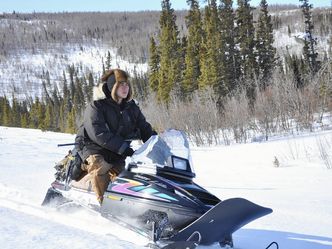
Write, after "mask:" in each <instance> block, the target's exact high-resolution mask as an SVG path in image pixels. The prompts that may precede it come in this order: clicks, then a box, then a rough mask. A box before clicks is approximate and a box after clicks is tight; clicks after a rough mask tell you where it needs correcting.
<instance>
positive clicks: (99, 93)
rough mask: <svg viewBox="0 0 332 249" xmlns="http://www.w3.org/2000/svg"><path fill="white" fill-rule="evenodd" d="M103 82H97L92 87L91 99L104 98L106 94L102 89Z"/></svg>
mask: <svg viewBox="0 0 332 249" xmlns="http://www.w3.org/2000/svg"><path fill="white" fill-rule="evenodd" d="M103 85H104V83H99V84H98V85H97V86H94V87H93V100H100V99H106V94H105V93H104V91H103Z"/></svg>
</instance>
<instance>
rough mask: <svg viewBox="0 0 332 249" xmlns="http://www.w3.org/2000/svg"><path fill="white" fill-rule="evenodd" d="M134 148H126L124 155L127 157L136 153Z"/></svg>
mask: <svg viewBox="0 0 332 249" xmlns="http://www.w3.org/2000/svg"><path fill="white" fill-rule="evenodd" d="M134 152H135V151H134V150H133V149H132V148H130V147H128V148H127V149H125V151H124V152H123V155H124V156H125V157H127V156H132V155H133V154H134Z"/></svg>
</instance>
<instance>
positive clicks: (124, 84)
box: [116, 81, 129, 99]
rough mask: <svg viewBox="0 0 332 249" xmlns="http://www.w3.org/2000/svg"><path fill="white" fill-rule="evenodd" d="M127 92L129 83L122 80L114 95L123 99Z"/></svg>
mask: <svg viewBox="0 0 332 249" xmlns="http://www.w3.org/2000/svg"><path fill="white" fill-rule="evenodd" d="M128 93H129V84H128V82H126V81H122V82H120V84H119V87H118V89H117V90H116V95H117V96H118V97H119V98H120V99H125V98H127V96H128Z"/></svg>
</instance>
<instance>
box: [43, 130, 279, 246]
mask: <svg viewBox="0 0 332 249" xmlns="http://www.w3.org/2000/svg"><path fill="white" fill-rule="evenodd" d="M131 160H132V161H131V162H129V163H128V164H127V166H126V170H124V171H123V172H122V173H121V174H120V175H119V176H118V177H117V178H116V180H114V181H113V182H111V183H110V184H109V186H108V188H107V191H106V192H105V194H104V200H103V202H102V204H101V205H99V204H98V203H97V201H96V197H95V194H94V193H93V191H92V190H91V187H88V188H87V189H82V188H78V187H75V181H74V180H72V179H71V174H72V169H71V167H68V168H67V169H66V172H65V173H61V172H60V171H61V170H59V169H58V172H57V173H56V176H57V179H56V180H55V181H54V182H53V183H52V184H51V187H50V188H49V189H48V191H47V194H46V196H45V199H44V202H43V205H50V204H51V203H53V205H54V203H56V205H57V206H61V205H66V204H68V203H75V204H77V205H80V206H83V207H87V208H90V209H93V210H95V211H97V212H99V213H100V214H101V215H102V216H103V217H105V218H107V219H110V220H113V221H116V222H118V223H119V224H122V225H124V226H125V227H127V228H128V229H131V230H134V231H135V232H138V233H140V234H143V235H145V236H146V237H148V238H149V239H150V240H151V241H152V243H151V245H153V246H156V247H157V246H160V245H164V247H163V248H165V249H171V248H195V247H196V246H197V245H211V244H214V243H219V244H220V246H221V247H226V246H228V247H233V239H232V233H234V232H235V231H236V230H238V229H240V228H241V227H242V226H244V225H246V224H247V223H249V222H251V221H253V220H255V219H257V218H260V217H262V216H264V215H267V214H269V213H271V212H272V209H270V208H266V207H262V206H259V205H257V204H255V203H252V202H250V201H248V200H246V199H243V198H232V199H226V200H220V199H219V198H218V197H216V196H215V195H213V194H211V193H210V192H209V191H207V190H206V189H204V188H203V187H201V186H199V185H198V184H196V183H195V182H194V181H193V179H194V178H195V172H194V168H193V164H192V159H191V156H190V150H189V143H188V140H187V138H186V136H185V134H184V133H183V132H181V131H177V130H168V131H166V132H164V133H162V134H160V135H155V136H152V137H151V138H150V139H149V140H148V141H147V142H146V143H144V144H143V145H142V146H141V147H140V148H139V149H138V150H136V151H135V153H134V155H133V156H132V157H131ZM60 176H61V177H60ZM165 245H166V246H165ZM159 248H160V247H159Z"/></svg>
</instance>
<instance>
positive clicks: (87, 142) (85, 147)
mask: <svg viewBox="0 0 332 249" xmlns="http://www.w3.org/2000/svg"><path fill="white" fill-rule="evenodd" d="M128 78H129V75H128V73H127V72H125V71H123V70H121V69H113V70H112V69H111V70H108V71H106V73H105V74H104V75H103V76H102V78H101V80H102V83H100V84H99V85H98V86H95V87H94V89H93V99H94V101H93V102H92V103H90V104H89V105H88V106H87V108H86V110H85V113H84V120H83V124H82V126H81V127H80V129H79V132H78V134H77V138H76V141H77V140H79V141H78V142H79V144H80V145H81V146H80V147H81V148H80V151H79V154H80V156H81V157H82V160H83V162H84V163H83V164H82V169H83V170H84V171H87V172H88V175H87V176H86V177H84V179H85V181H86V178H87V177H88V178H89V181H91V185H92V189H93V191H94V192H95V193H96V195H97V200H98V201H99V203H102V201H103V194H104V192H105V191H106V189H107V186H108V184H109V182H110V181H111V180H112V179H114V178H115V177H116V176H117V175H118V174H119V173H120V172H121V171H122V170H123V169H124V167H125V159H126V157H127V156H132V155H133V153H134V151H133V149H132V148H131V147H130V140H132V139H142V140H143V142H145V141H147V140H148V139H149V138H150V137H151V136H152V135H155V134H156V132H155V131H154V130H153V129H152V127H151V125H150V124H149V123H148V122H147V121H146V120H145V117H144V115H143V114H142V112H141V110H140V109H139V107H138V106H137V105H136V103H135V102H134V100H132V88H131V86H130V83H129V81H128ZM84 179H82V181H84Z"/></svg>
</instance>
